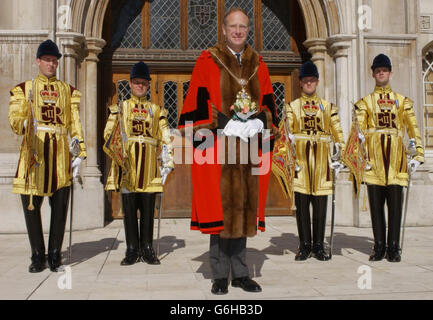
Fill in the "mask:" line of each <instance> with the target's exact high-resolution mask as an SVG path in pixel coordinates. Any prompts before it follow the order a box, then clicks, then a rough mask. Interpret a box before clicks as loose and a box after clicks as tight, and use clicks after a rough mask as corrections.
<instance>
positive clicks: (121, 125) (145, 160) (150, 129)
mask: <svg viewBox="0 0 433 320" xmlns="http://www.w3.org/2000/svg"><path fill="white" fill-rule="evenodd" d="M150 80H151V78H150V74H149V68H148V66H147V65H146V64H145V63H144V62H139V63H137V64H135V65H134V66H133V67H132V70H131V75H130V81H129V86H130V88H131V98H130V99H128V100H126V101H123V102H121V103H120V105H119V106H117V105H114V106H111V107H110V116H109V118H108V121H107V124H106V126H105V130H104V139H105V141H106V142H105V145H104V150H105V151H106V152H107V153H108V154H109V156H110V157H111V158H112V160H113V161H112V165H111V170H110V174H109V177H108V179H107V184H106V188H105V189H106V190H114V191H119V190H120V191H121V193H122V210H123V214H124V217H123V222H124V227H125V238H126V247H127V249H126V256H125V258H124V259H123V260H122V262H121V265H131V264H134V263H136V262H137V261H138V260H139V259H140V258H141V260H142V261H143V262H146V263H149V264H160V261H159V260H158V257H157V256H156V255H155V252H154V250H153V246H152V242H153V222H154V207H155V192H162V191H163V184H164V182H165V179H166V178H167V175H168V174H169V173H170V171H171V170H172V169H173V168H174V163H173V152H172V144H171V139H170V129H169V125H168V121H167V111H166V110H165V109H164V108H162V107H160V106H158V105H156V104H153V103H151V102H150V101H148V100H147V99H146V94H147V90H148V89H149V85H150ZM158 146H160V147H161V149H162V153H161V160H162V161H161V162H162V163H161V166H160V165H159V163H158V154H157V150H158ZM158 168H159V171H158ZM137 210H140V230H138V223H137Z"/></svg>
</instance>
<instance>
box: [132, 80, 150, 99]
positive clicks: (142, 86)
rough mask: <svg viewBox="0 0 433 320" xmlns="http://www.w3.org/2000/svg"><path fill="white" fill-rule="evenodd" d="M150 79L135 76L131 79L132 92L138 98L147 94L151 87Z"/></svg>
mask: <svg viewBox="0 0 433 320" xmlns="http://www.w3.org/2000/svg"><path fill="white" fill-rule="evenodd" d="M149 85H150V81H149V80H146V79H141V78H134V79H131V80H130V81H129V87H130V88H131V92H132V94H133V95H134V96H136V97H137V98H142V97H144V96H145V95H146V93H147V90H148V89H149Z"/></svg>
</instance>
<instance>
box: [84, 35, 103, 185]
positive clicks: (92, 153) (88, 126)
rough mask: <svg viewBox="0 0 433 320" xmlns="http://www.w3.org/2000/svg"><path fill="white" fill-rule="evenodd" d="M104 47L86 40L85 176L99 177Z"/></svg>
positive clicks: (98, 42)
mask: <svg viewBox="0 0 433 320" xmlns="http://www.w3.org/2000/svg"><path fill="white" fill-rule="evenodd" d="M104 46H105V40H103V39H98V38H88V39H87V50H88V56H87V57H86V59H85V61H86V89H85V90H86V94H85V106H86V110H85V119H86V120H85V131H86V134H85V135H86V142H87V162H86V176H89V177H90V176H91V177H97V178H98V179H99V177H100V176H101V171H100V170H99V168H98V164H97V149H96V148H97V147H98V146H97V137H98V132H97V125H96V124H97V121H98V117H97V116H98V108H97V104H98V81H97V80H98V61H99V59H98V54H99V53H101V51H102V48H103V47H104Z"/></svg>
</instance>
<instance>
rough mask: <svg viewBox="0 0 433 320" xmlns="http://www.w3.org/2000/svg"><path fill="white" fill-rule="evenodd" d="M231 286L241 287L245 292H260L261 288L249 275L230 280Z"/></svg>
mask: <svg viewBox="0 0 433 320" xmlns="http://www.w3.org/2000/svg"><path fill="white" fill-rule="evenodd" d="M232 287H237V288H242V289H243V290H244V291H247V292H261V291H262V288H261V287H260V286H259V284H258V283H257V282H255V281H254V280H252V279H251V278H249V277H242V278H236V279H233V280H232Z"/></svg>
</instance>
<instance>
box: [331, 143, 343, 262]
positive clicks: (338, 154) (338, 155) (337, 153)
mask: <svg viewBox="0 0 433 320" xmlns="http://www.w3.org/2000/svg"><path fill="white" fill-rule="evenodd" d="M334 147H335V149H336V151H335V153H334V154H332V156H331V160H332V161H333V162H335V161H339V160H340V158H341V149H340V145H339V144H338V143H335V144H334ZM335 180H337V174H336V173H335V169H334V168H333V169H332V213H331V235H330V239H329V258H330V259H331V258H332V247H333V244H334V221H335Z"/></svg>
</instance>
